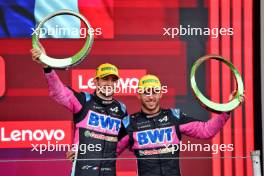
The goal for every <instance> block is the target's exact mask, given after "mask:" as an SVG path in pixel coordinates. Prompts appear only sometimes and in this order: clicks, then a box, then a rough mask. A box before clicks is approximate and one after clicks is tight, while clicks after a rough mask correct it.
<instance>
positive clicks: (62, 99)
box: [44, 70, 82, 113]
mask: <svg viewBox="0 0 264 176" xmlns="http://www.w3.org/2000/svg"><path fill="white" fill-rule="evenodd" d="M44 75H45V77H46V81H47V83H48V88H49V95H50V96H51V97H52V98H53V99H54V100H55V101H56V102H58V103H59V104H61V105H63V106H65V107H66V108H68V109H69V110H70V111H71V112H73V113H77V112H79V111H80V110H81V109H82V105H81V103H80V102H79V101H78V99H77V98H76V97H75V96H74V94H73V92H72V91H71V90H70V89H69V88H67V87H66V86H65V85H64V84H63V83H62V82H61V80H60V78H59V77H58V75H57V74H56V72H55V71H54V70H52V71H51V72H50V73H45V74H44Z"/></svg>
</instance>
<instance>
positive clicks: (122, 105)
mask: <svg viewBox="0 0 264 176" xmlns="http://www.w3.org/2000/svg"><path fill="white" fill-rule="evenodd" d="M118 102H119V104H120V106H121V110H122V111H123V113H124V114H125V113H126V105H125V104H124V103H122V102H121V101H118Z"/></svg>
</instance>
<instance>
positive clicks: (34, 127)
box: [0, 121, 72, 148]
mask: <svg viewBox="0 0 264 176" xmlns="http://www.w3.org/2000/svg"><path fill="white" fill-rule="evenodd" d="M71 129H72V123H71V121H14V122H0V148H30V147H32V144H42V143H44V144H45V143H48V142H50V143H54V144H55V143H56V142H60V143H65V144H70V143H71V138H72V132H71Z"/></svg>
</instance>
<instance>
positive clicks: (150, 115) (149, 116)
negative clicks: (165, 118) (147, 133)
mask: <svg viewBox="0 0 264 176" xmlns="http://www.w3.org/2000/svg"><path fill="white" fill-rule="evenodd" d="M161 110H162V109H159V110H158V112H156V113H153V114H147V113H145V112H143V111H142V110H141V114H142V115H143V116H144V117H146V118H155V117H157V116H159V115H160V113H161Z"/></svg>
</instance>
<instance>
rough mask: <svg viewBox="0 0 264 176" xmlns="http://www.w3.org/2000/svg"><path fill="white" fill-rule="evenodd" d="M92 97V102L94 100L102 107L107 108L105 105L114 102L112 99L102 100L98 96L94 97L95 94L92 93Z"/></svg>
mask: <svg viewBox="0 0 264 176" xmlns="http://www.w3.org/2000/svg"><path fill="white" fill-rule="evenodd" d="M93 97H94V100H95V101H96V102H97V103H98V104H100V105H103V106H107V105H109V104H111V103H113V101H114V99H112V100H104V99H102V98H100V97H98V96H97V95H96V92H94V93H93Z"/></svg>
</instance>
